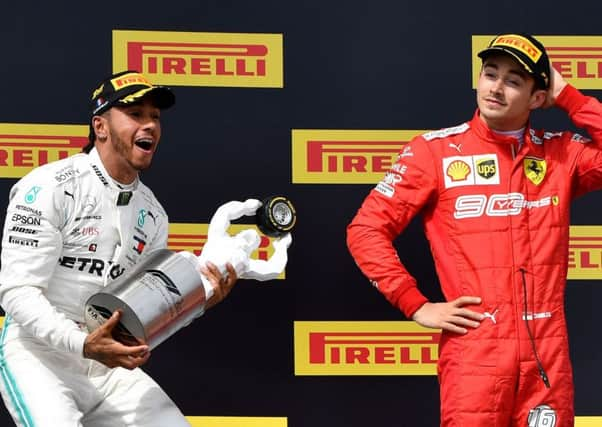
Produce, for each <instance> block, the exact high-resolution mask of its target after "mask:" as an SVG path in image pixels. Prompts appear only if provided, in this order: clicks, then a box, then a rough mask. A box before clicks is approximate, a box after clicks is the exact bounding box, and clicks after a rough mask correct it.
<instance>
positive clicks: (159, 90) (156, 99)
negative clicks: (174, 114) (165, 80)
mask: <svg viewBox="0 0 602 427" xmlns="http://www.w3.org/2000/svg"><path fill="white" fill-rule="evenodd" d="M147 96H148V97H150V98H152V100H153V103H154V104H155V106H156V107H157V108H160V109H161V110H164V109H167V108H169V107H171V106H173V105H174V104H175V103H176V96H175V95H174V94H173V92H172V91H171V89H169V88H168V87H166V86H153V87H146V88H144V89H140V90H139V91H136V92H134V93H132V94H130V95H128V96H126V97H124V98H121V99H120V100H118V101H117V102H116V104H122V105H128V104H134V103H136V102H140V101H141V100H142V99H143V98H146V97H147Z"/></svg>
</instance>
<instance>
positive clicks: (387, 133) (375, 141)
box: [291, 129, 427, 184]
mask: <svg viewBox="0 0 602 427" xmlns="http://www.w3.org/2000/svg"><path fill="white" fill-rule="evenodd" d="M425 132H427V131H425V130H310V129H293V130H292V135H291V139H292V170H293V183H295V184H375V183H377V182H378V181H379V180H381V179H382V178H383V176H384V174H385V172H387V171H388V170H389V168H391V166H392V165H393V164H394V163H395V160H396V158H397V154H398V153H399V151H400V149H401V147H402V146H403V145H404V144H406V143H408V142H409V141H410V140H411V139H412V138H413V137H415V136H417V135H421V134H423V133H425Z"/></svg>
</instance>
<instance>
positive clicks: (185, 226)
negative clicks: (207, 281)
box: [167, 223, 285, 279]
mask: <svg viewBox="0 0 602 427" xmlns="http://www.w3.org/2000/svg"><path fill="white" fill-rule="evenodd" d="M249 228H251V229H254V230H256V231H257V233H258V234H259V237H260V239H261V240H260V242H259V247H258V248H257V250H255V251H253V252H252V253H251V258H252V259H256V260H262V261H267V260H268V259H269V258H270V257H271V256H272V255H273V253H274V246H273V245H272V241H273V238H271V237H268V236H266V235H264V234H263V233H261V231H259V229H258V228H257V227H256V226H255V225H248V224H232V225H230V227H229V228H228V233H229V234H230V235H232V236H234V235H236V234H237V233H239V232H241V231H243V230H247V229H249ZM208 229H209V224H191V223H170V224H169V236H168V238H167V248H168V249H171V250H172V251H176V252H179V251H188V252H192V253H194V254H195V255H197V256H198V255H200V254H201V252H202V250H203V246H205V243H206V242H207V231H208ZM284 278H285V272H282V273H281V274H280V275H279V276H278V279H284Z"/></svg>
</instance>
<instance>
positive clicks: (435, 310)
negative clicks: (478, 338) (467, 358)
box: [412, 296, 484, 334]
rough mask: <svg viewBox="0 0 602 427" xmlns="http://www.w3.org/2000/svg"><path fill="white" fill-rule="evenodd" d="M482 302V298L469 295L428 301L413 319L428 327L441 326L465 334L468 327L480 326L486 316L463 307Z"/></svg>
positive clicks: (440, 327)
mask: <svg viewBox="0 0 602 427" xmlns="http://www.w3.org/2000/svg"><path fill="white" fill-rule="evenodd" d="M480 303H481V298H479V297H468V296H463V297H460V298H458V299H455V300H453V301H450V302H437V303H433V302H427V303H425V304H424V305H423V306H422V307H420V308H419V309H418V310H416V312H415V313H414V315H413V316H412V320H414V321H415V322H416V323H418V324H419V325H420V326H424V327H426V328H439V329H443V330H446V331H450V332H455V333H457V334H465V333H467V332H468V329H466V327H470V328H476V327H478V326H479V325H480V324H481V320H483V319H484V316H483V315H482V314H481V313H478V312H476V311H472V310H469V309H467V308H463V307H464V306H465V305H477V304H480Z"/></svg>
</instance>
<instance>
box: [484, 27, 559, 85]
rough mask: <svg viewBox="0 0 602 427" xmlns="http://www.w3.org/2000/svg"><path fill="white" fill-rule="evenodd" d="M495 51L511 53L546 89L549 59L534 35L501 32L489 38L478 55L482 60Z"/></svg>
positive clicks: (548, 82) (548, 76)
mask: <svg viewBox="0 0 602 427" xmlns="http://www.w3.org/2000/svg"><path fill="white" fill-rule="evenodd" d="M496 52H504V53H507V54H509V55H511V56H512V57H513V58H514V59H516V60H517V61H518V62H519V63H520V64H521V65H522V66H523V68H524V69H525V71H527V72H528V73H529V74H531V75H532V76H533V78H534V79H535V80H536V81H537V82H538V84H539V85H540V87H542V88H545V89H547V88H548V87H549V86H550V60H549V58H548V54H547V53H546V49H545V48H544V47H543V45H542V44H541V43H540V42H539V41H538V40H537V39H535V37H533V36H530V35H528V34H501V35H499V36H497V37H495V38H494V39H493V40H491V42H490V43H489V46H487V48H485V49H483V50H482V51H480V52H479V53H478V56H479V58H481V59H483V60H484V59H485V58H487V57H488V56H489V55H491V54H493V53H496Z"/></svg>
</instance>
